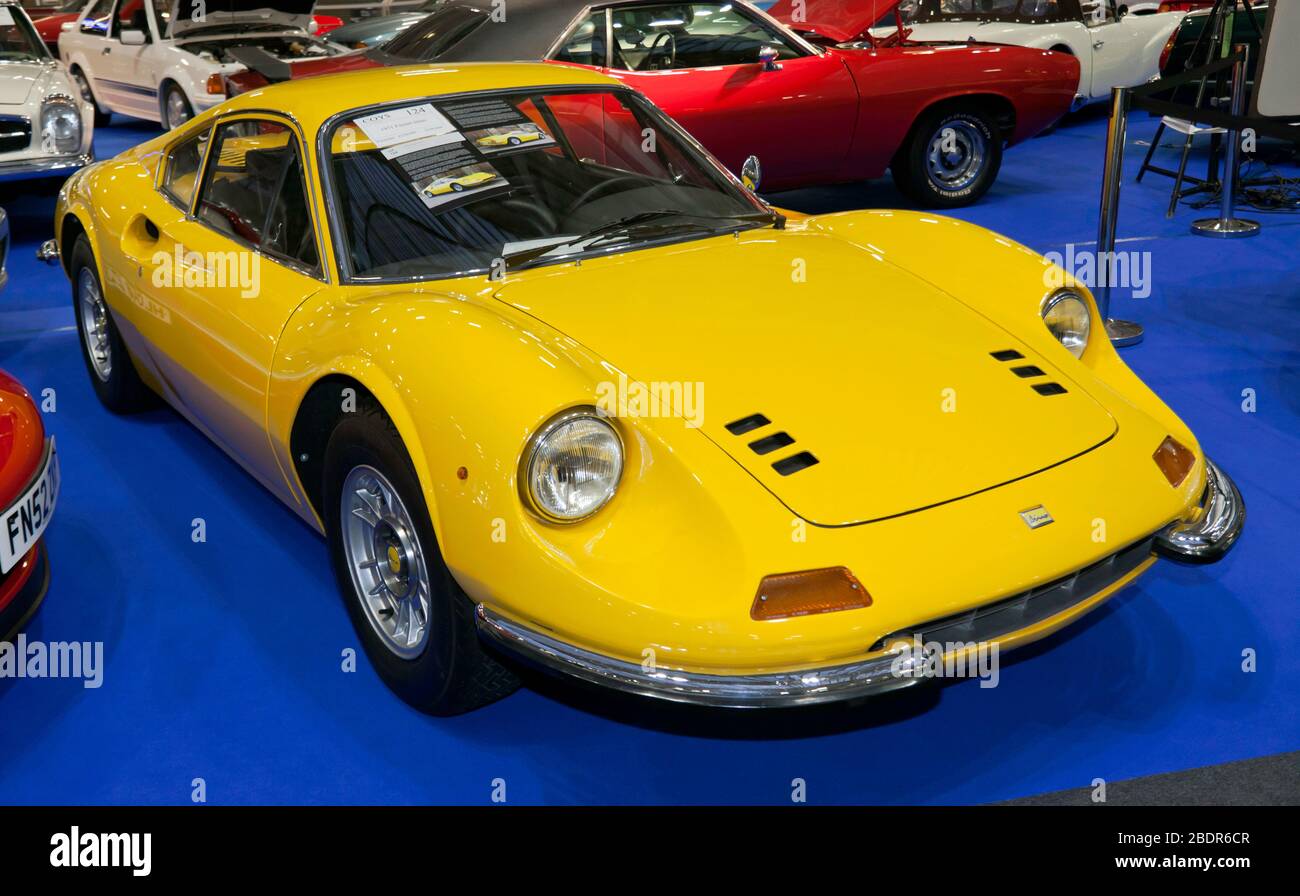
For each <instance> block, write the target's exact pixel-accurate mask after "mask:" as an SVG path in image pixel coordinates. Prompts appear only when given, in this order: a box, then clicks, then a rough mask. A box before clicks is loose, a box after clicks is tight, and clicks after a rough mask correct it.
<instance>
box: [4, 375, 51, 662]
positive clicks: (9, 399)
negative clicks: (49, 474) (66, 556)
mask: <svg viewBox="0 0 1300 896" xmlns="http://www.w3.org/2000/svg"><path fill="white" fill-rule="evenodd" d="M45 456H46V443H45V426H44V424H43V423H42V422H41V415H40V412H39V411H38V410H37V409H36V405H35V403H34V402H33V401H32V398H31V396H30V395H29V394H28V393H27V390H26V389H24V388H23V387H22V384H20V383H19V382H18V381H17V380H15V379H14V378H13V377H11V376H10V375H9V374H7V373H5V372H4V371H3V370H0V521H5V520H7V519H8V518H9V517H10V516H11V511H13V510H14V509H15V504H16V502H17V501H18V500H19V498H20V497H22V496H23V495H24V494H25V493H26V492H27V490H28V488H29V487H30V486H31V485H32V483H33V479H34V478H35V477H36V475H37V473H39V472H40V470H41V467H42V464H43V462H44V460H45ZM8 537H9V533H8V532H7V531H6V527H4V526H0V538H8ZM2 569H3V567H0V570H2ZM49 581H50V573H49V562H48V559H47V557H46V554H45V540H44V539H43V538H42V539H41V540H39V541H38V542H37V543H36V544H35V546H33V547H32V548H31V549H30V550H29V551H28V552H27V553H26V554H25V555H24V556H23V557H22V558H21V559H20V560H19V561H18V562H17V564H16V565H15V566H14V567H13V568H12V569H10V570H8V571H7V572H4V571H0V641H4V640H7V639H8V638H9V637H10V636H12V635H13V634H15V633H16V632H17V630H18V629H19V628H21V627H22V626H23V624H24V623H26V622H27V620H28V619H30V618H31V616H32V615H33V614H34V613H35V612H36V609H37V608H38V607H39V606H40V603H41V601H42V600H43V599H44V598H45V592H46V590H47V589H48V587H49Z"/></svg>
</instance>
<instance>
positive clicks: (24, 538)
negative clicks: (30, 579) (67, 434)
mask: <svg viewBox="0 0 1300 896" xmlns="http://www.w3.org/2000/svg"><path fill="white" fill-rule="evenodd" d="M58 497H59V456H58V454H56V453H55V451H54V439H52V438H51V439H50V440H49V447H48V448H47V449H46V452H45V465H44V466H43V467H41V471H40V473H38V474H37V476H36V478H35V479H34V480H33V481H32V484H31V486H30V487H29V488H28V489H27V491H25V492H23V493H22V495H20V496H19V498H18V500H17V501H15V502H14V503H12V504H10V505H9V506H8V507H6V508H5V509H4V510H3V511H0V575H4V574H5V573H7V572H9V570H11V569H13V568H14V567H15V566H17V565H18V561H19V560H21V559H23V557H25V556H27V552H28V551H30V550H31V549H32V546H33V545H35V544H36V542H37V541H38V540H39V539H40V537H41V535H42V534H43V533H44V532H45V527H46V526H48V525H49V524H50V517H51V516H52V515H53V514H54V502H55V500H56V499H57V498H58Z"/></svg>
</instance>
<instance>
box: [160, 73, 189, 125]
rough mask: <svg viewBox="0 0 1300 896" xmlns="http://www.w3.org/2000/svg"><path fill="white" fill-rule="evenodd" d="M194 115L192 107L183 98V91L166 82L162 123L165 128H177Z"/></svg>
mask: <svg viewBox="0 0 1300 896" xmlns="http://www.w3.org/2000/svg"><path fill="white" fill-rule="evenodd" d="M193 117H194V107H193V106H191V105H190V101H189V100H188V99H186V98H185V93H184V91H182V90H181V89H180V88H179V87H177V86H176V85H175V84H168V85H167V89H166V90H164V91H163V103H162V119H163V121H162V124H163V128H164V129H165V130H168V131H170V130H173V129H174V128H178V127H180V126H181V125H183V124H185V122H187V121H189V120H190V119H191V118H193Z"/></svg>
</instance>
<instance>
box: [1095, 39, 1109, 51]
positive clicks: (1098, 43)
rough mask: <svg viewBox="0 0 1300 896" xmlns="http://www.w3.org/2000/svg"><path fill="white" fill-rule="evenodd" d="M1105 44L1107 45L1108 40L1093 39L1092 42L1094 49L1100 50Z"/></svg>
mask: <svg viewBox="0 0 1300 896" xmlns="http://www.w3.org/2000/svg"><path fill="white" fill-rule="evenodd" d="M1104 46H1106V42H1105V41H1104V40H1098V41H1093V44H1092V48H1093V49H1094V50H1100V49H1101V48H1102V47H1104Z"/></svg>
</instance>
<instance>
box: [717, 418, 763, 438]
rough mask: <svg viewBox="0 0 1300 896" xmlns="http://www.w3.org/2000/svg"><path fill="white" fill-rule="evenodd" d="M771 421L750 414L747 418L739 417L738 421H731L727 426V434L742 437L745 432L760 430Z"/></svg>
mask: <svg viewBox="0 0 1300 896" xmlns="http://www.w3.org/2000/svg"><path fill="white" fill-rule="evenodd" d="M771 422H772V421H771V420H769V419H767V418H766V417H764V416H763V415H762V414H750V415H749V416H748V417H741V418H740V419H739V420H732V421H731V422H730V423H728V424H727V432H729V433H731V434H732V435H733V436H743V435H744V434H745V433H747V432H752V431H753V430H755V429H762V428H763V427H764V426H767V425H768V424H770V423H771Z"/></svg>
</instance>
